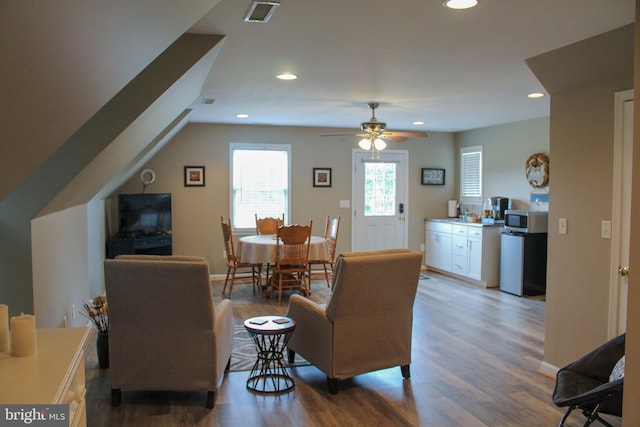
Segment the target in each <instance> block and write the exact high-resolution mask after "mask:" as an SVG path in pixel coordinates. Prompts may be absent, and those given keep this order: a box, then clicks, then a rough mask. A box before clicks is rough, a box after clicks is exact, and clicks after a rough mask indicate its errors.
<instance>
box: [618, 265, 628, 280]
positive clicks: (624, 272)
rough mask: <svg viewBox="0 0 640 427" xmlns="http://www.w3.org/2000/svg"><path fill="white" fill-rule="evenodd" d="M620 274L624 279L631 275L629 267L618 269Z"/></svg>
mask: <svg viewBox="0 0 640 427" xmlns="http://www.w3.org/2000/svg"><path fill="white" fill-rule="evenodd" d="M618 274H619V275H621V276H622V277H627V276H628V275H629V266H628V265H627V266H626V267H618Z"/></svg>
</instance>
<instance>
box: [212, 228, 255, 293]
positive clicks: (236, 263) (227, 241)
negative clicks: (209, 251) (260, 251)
mask: <svg viewBox="0 0 640 427" xmlns="http://www.w3.org/2000/svg"><path fill="white" fill-rule="evenodd" d="M220 225H221V226H222V238H223V240H224V250H225V251H226V253H227V277H226V278H225V279H224V287H223V288H222V296H223V297H224V291H225V290H226V289H227V282H228V281H229V275H231V285H230V286H229V299H231V290H232V289H233V284H234V282H235V280H236V272H237V271H238V269H240V268H243V269H249V268H250V269H251V279H252V282H253V292H254V293H255V291H256V284H257V286H258V292H260V294H261V295H262V277H261V275H260V274H261V270H262V264H248V263H243V262H240V259H239V258H238V257H237V256H236V252H235V248H234V244H233V233H232V231H231V230H232V227H231V218H229V222H228V223H225V222H224V218H223V217H220Z"/></svg>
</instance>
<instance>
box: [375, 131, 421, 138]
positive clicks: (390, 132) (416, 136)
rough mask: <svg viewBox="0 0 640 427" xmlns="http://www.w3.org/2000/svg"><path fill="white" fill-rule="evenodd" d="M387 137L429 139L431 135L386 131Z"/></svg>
mask: <svg viewBox="0 0 640 427" xmlns="http://www.w3.org/2000/svg"><path fill="white" fill-rule="evenodd" d="M385 135H391V136H404V137H406V138H428V137H429V134H427V133H426V132H402V131H399V132H397V131H386V132H385Z"/></svg>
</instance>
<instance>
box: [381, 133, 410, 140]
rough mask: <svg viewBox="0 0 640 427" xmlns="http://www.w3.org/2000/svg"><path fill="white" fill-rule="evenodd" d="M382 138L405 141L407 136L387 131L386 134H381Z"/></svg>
mask: <svg viewBox="0 0 640 427" xmlns="http://www.w3.org/2000/svg"><path fill="white" fill-rule="evenodd" d="M381 138H382V139H390V140H392V141H395V142H405V141H406V140H407V138H406V137H404V136H399V135H389V134H387V133H385V134H384V135H382V136H381Z"/></svg>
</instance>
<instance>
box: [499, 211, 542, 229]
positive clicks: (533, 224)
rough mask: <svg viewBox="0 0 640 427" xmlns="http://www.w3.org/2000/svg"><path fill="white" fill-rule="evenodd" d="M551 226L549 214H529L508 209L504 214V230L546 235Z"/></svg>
mask: <svg viewBox="0 0 640 427" xmlns="http://www.w3.org/2000/svg"><path fill="white" fill-rule="evenodd" d="M548 224H549V213H548V212H529V211H521V210H515V209H508V210H506V211H505V213H504V228H505V230H507V231H513V232H517V233H530V234H533V233H546V232H547V229H548Z"/></svg>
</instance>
